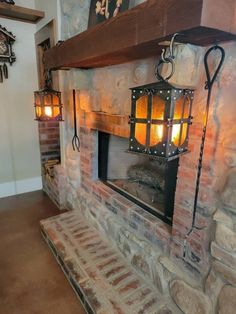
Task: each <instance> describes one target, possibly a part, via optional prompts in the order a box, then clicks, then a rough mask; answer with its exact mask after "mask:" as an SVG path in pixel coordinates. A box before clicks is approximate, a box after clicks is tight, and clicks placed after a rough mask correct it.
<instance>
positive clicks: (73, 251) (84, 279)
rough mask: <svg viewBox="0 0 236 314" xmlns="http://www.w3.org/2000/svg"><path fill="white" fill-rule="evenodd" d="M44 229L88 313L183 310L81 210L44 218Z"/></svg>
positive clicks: (155, 312) (137, 313)
mask: <svg viewBox="0 0 236 314" xmlns="http://www.w3.org/2000/svg"><path fill="white" fill-rule="evenodd" d="M41 228H42V233H43V236H44V238H45V240H46V241H47V243H48V244H49V246H50V247H51V249H52V252H53V253H54V255H55V256H56V258H57V261H58V263H59V264H60V265H61V267H62V269H63V270H64V272H65V274H66V276H67V278H68V280H69V281H70V283H71V284H72V287H73V288H74V290H75V292H76V293H77V295H78V296H79V298H80V299H81V300H82V301H83V304H84V307H85V309H86V310H87V312H88V313H100V314H105V313H107V314H111V313H114V314H115V313H117V314H122V313H123V314H127V313H129V314H132V313H133V314H144V313H148V314H161V313H172V312H173V313H176V314H177V313H180V312H179V310H178V309H177V308H176V306H174V305H173V303H172V301H171V300H170V298H168V297H166V296H163V295H161V294H160V292H158V290H157V289H156V288H155V287H154V286H153V285H152V284H151V283H150V282H147V280H145V279H144V278H142V277H141V276H140V275H139V274H137V273H136V272H135V270H134V268H133V267H131V265H130V264H129V263H128V262H127V259H125V258H124V256H123V255H122V254H121V253H120V252H119V251H118V250H117V249H116V248H115V247H114V246H112V245H111V244H110V243H109V242H108V241H107V240H106V239H105V238H104V237H103V236H102V235H101V233H99V232H98V231H97V230H96V229H95V228H94V227H92V226H91V225H90V224H89V223H88V222H87V221H86V220H85V219H84V218H83V217H82V216H81V215H80V214H79V213H77V212H75V211H73V212H68V213H64V214H61V215H59V216H57V217H53V218H49V219H46V220H43V221H41Z"/></svg>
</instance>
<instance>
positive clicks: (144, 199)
mask: <svg viewBox="0 0 236 314" xmlns="http://www.w3.org/2000/svg"><path fill="white" fill-rule="evenodd" d="M98 141H99V149H98V176H99V179H100V180H102V181H103V182H104V183H105V184H107V185H108V186H109V187H111V188H112V189H113V190H115V191H117V192H118V193H120V194H122V195H123V196H125V197H126V198H128V199H129V200H131V201H133V202H135V203H136V204H137V205H139V206H141V207H142V208H143V209H145V210H146V211H148V212H149V213H151V214H153V215H155V216H157V217H158V218H161V219H162V220H163V221H165V222H166V223H168V224H172V216H173V211H174V197H175V189H176V180H177V171H178V165H179V159H178V158H176V159H174V160H171V161H166V160H163V159H160V158H158V157H153V156H146V155H142V154H138V153H130V152H128V151H127V148H128V139H126V138H123V137H119V136H114V135H110V134H108V133H104V132H99V136H98Z"/></svg>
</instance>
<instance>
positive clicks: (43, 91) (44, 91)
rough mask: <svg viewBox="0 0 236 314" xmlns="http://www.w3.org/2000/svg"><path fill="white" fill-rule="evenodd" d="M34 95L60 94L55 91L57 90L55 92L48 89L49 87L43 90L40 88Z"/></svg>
mask: <svg viewBox="0 0 236 314" xmlns="http://www.w3.org/2000/svg"><path fill="white" fill-rule="evenodd" d="M35 93H45V94H46V93H48V94H49V93H51V94H61V92H59V91H57V90H55V89H53V88H49V87H44V88H42V89H40V90H37V91H35Z"/></svg>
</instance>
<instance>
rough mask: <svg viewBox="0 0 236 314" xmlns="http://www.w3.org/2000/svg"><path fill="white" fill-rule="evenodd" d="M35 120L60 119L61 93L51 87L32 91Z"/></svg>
mask: <svg viewBox="0 0 236 314" xmlns="http://www.w3.org/2000/svg"><path fill="white" fill-rule="evenodd" d="M34 99H35V104H34V106H35V115H36V118H35V120H38V121H49V120H50V121H62V103H61V93H60V92H58V91H55V90H53V89H51V88H48V87H46V88H44V89H42V90H40V91H36V92H34Z"/></svg>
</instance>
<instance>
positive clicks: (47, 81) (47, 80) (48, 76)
mask: <svg viewBox="0 0 236 314" xmlns="http://www.w3.org/2000/svg"><path fill="white" fill-rule="evenodd" d="M41 47H42V49H43V56H42V65H43V79H44V87H45V88H52V73H51V71H49V70H46V67H45V51H46V50H48V49H49V48H50V40H46V41H45V42H43V43H42V45H41Z"/></svg>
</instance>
